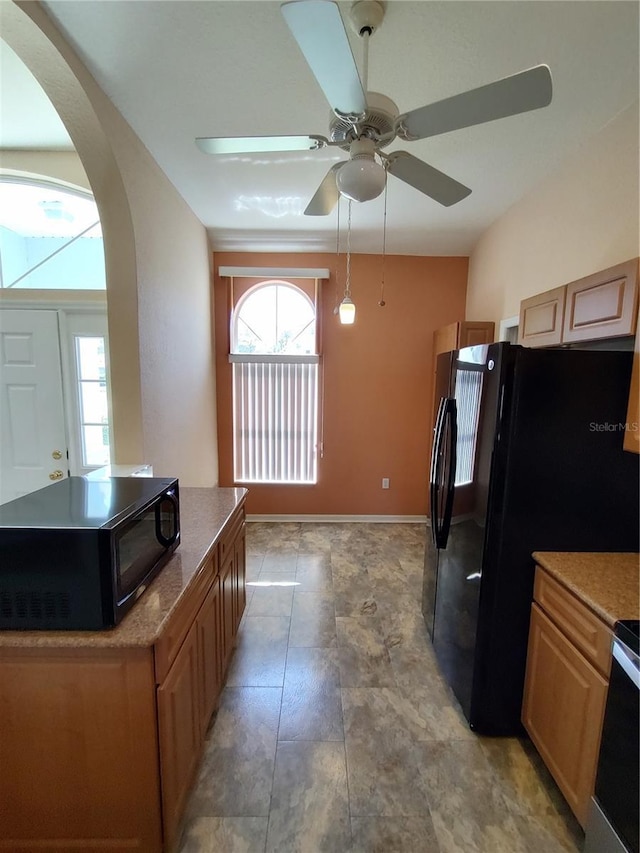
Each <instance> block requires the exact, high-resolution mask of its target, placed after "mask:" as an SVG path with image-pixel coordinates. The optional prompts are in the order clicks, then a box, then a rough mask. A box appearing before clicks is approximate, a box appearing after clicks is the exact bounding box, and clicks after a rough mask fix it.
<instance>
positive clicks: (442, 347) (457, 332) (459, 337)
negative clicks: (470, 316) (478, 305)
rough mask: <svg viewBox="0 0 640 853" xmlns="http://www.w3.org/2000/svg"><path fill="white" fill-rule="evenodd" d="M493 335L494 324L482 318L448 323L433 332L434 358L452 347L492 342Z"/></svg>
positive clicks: (452, 348) (459, 347) (457, 347)
mask: <svg viewBox="0 0 640 853" xmlns="http://www.w3.org/2000/svg"><path fill="white" fill-rule="evenodd" d="M494 335H495V324H494V323H490V322H485V321H484V320H462V321H461V322H459V323H449V325H448V326H443V327H442V328H441V329H437V330H436V331H435V332H434V333H433V355H434V358H435V357H436V356H437V355H440V353H441V352H451V350H454V349H462V348H463V347H472V346H476V345H477V344H490V343H492V341H493V339H494Z"/></svg>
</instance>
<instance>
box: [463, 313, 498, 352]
mask: <svg viewBox="0 0 640 853" xmlns="http://www.w3.org/2000/svg"><path fill="white" fill-rule="evenodd" d="M495 331H496V327H495V323H487V322H484V321H483V322H481V321H480V320H478V321H476V320H465V321H464V322H463V323H460V334H459V335H458V348H459V349H462V348H463V347H475V346H477V345H478V344H490V343H493V339H494V337H495Z"/></svg>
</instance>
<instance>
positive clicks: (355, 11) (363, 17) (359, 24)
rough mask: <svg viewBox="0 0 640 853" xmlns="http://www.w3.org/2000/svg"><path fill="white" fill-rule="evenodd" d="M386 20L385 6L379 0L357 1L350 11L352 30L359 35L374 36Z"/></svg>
mask: <svg viewBox="0 0 640 853" xmlns="http://www.w3.org/2000/svg"><path fill="white" fill-rule="evenodd" d="M383 18H384V6H383V5H382V3H379V2H378V0H357V2H356V3H354V4H353V6H352V7H351V9H350V10H349V21H350V23H351V28H352V29H353V30H354V31H355V32H356V33H357V34H358V35H359V36H363V35H365V33H367V34H368V35H371V36H372V35H373V34H374V32H375V31H376V30H377V29H378V27H379V26H380V24H381V23H382V19H383Z"/></svg>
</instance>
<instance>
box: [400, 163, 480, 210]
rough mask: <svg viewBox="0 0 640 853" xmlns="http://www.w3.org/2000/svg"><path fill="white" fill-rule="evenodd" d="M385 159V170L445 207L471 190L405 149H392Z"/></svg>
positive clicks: (454, 202)
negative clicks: (391, 152)
mask: <svg viewBox="0 0 640 853" xmlns="http://www.w3.org/2000/svg"><path fill="white" fill-rule="evenodd" d="M385 159H386V161H387V170H388V171H389V172H390V173H391V174H392V175H395V177H396V178H400V180H401V181H404V182H405V183H406V184H410V185H411V186H412V187H415V189H417V190H419V191H420V192H421V193H424V194H425V195H428V196H429V197H430V198H432V199H433V200H434V201H438V202H440V204H443V205H444V206H445V207H451V205H452V204H457V203H458V202H459V201H462V199H463V198H466V197H467V196H468V195H469V194H470V192H471V190H470V189H469V187H465V186H464V184H460V183H458V181H456V180H454V179H453V178H450V177H449V175H445V174H444V172H439V171H438V169H434V167H433V166H430V165H429V164H428V163H425V162H424V161H423V160H418V158H417V157H414V156H413V154H409V153H408V152H406V151H394V152H393V154H389V155H388V156H387V157H386V158H385Z"/></svg>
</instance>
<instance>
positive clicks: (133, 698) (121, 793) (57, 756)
mask: <svg viewBox="0 0 640 853" xmlns="http://www.w3.org/2000/svg"><path fill="white" fill-rule="evenodd" d="M244 539H245V525H244V506H240V507H239V508H238V510H237V511H236V513H234V515H233V516H232V517H231V519H230V520H229V522H228V523H227V524H226V525H225V528H224V530H223V533H222V538H221V541H220V543H219V544H218V545H217V546H216V547H215V548H214V549H213V553H212V554H210V555H209V557H208V562H207V564H206V566H205V568H204V569H203V570H202V571H201V572H200V574H199V577H198V579H197V580H196V581H195V583H194V584H193V586H192V588H191V589H190V590H188V591H187V593H185V594H184V596H183V598H181V600H180V602H179V603H178V605H177V606H176V608H175V611H174V613H173V615H172V616H171V618H170V620H169V624H168V625H167V626H166V629H165V630H164V631H163V633H162V634H161V636H160V637H159V638H158V640H157V641H156V643H155V645H154V646H151V647H144V648H136V647H132V648H121V649H119V648H110V649H92V648H90V647H78V648H62V649H53V648H46V647H42V648H39V647H34V648H29V649H8V648H7V649H0V853H2V851H12V853H19V851H24V853H34V851H35V850H38V851H40V853H45V851H46V853H54V851H55V853H60V851H61V850H65V851H66V850H68V851H72V850H87V851H88V850H92V851H100V850H104V851H110V853H125V851H130V850H136V851H138V853H174V851H175V850H176V848H177V842H178V837H179V831H180V826H181V822H182V818H183V815H184V810H185V806H186V803H187V799H188V796H189V792H190V790H191V787H192V784H193V781H194V777H195V774H196V772H197V768H198V764H199V761H200V757H201V754H202V749H203V745H204V738H205V735H206V731H207V728H208V726H209V723H210V720H211V716H212V714H213V712H214V710H215V708H216V707H217V704H218V700H219V695H220V690H221V688H222V684H223V682H224V678H225V675H226V671H227V667H228V664H229V661H230V659H231V654H232V650H233V645H234V642H235V635H236V632H237V628H238V625H239V622H240V618H241V617H242V611H243V610H244V600H245V597H244V553H245V544H244ZM223 542H224V549H223V547H222V543H223ZM223 550H224V555H225V559H224V563H222V561H221V560H220V554H221V553H222V552H223ZM219 565H221V570H220V571H218V566H219ZM225 578H226V580H225Z"/></svg>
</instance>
